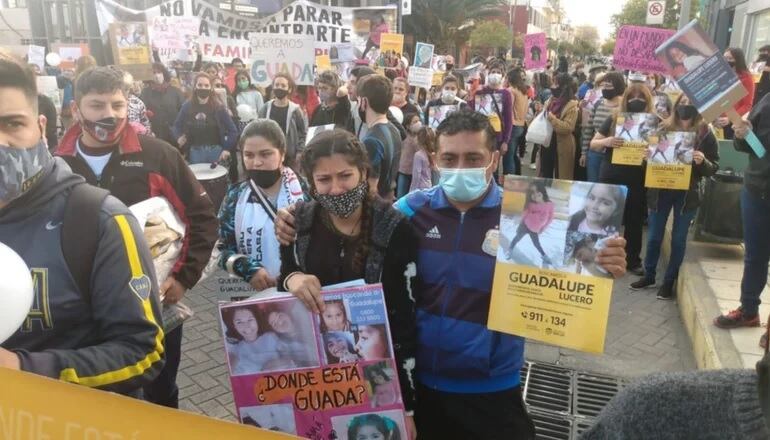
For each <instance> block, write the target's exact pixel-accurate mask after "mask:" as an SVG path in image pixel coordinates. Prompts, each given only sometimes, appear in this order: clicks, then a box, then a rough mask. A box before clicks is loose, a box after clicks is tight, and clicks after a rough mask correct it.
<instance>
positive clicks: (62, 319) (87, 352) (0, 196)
mask: <svg viewBox="0 0 770 440" xmlns="http://www.w3.org/2000/svg"><path fill="white" fill-rule="evenodd" d="M46 122H47V121H46V118H45V116H42V115H41V116H38V109H37V88H36V85H35V79H34V77H33V76H32V72H30V71H29V69H28V67H26V66H24V65H23V64H21V63H20V61H19V60H16V59H15V58H13V57H12V56H11V55H9V54H7V53H2V52H1V51H0V242H2V243H3V244H5V245H7V246H9V247H10V248H11V249H13V250H14V251H15V252H16V253H18V254H19V255H20V256H21V258H22V259H23V260H24V262H25V263H26V264H27V266H29V268H30V270H31V272H32V279H33V285H34V300H33V305H32V308H31V309H30V311H29V313H28V315H27V319H26V321H25V322H24V324H23V325H22V327H21V328H19V329H18V330H17V331H16V333H14V334H13V335H12V336H11V337H10V338H9V339H8V340H6V341H0V343H2V348H0V367H1V368H11V369H15V370H23V371H28V372H31V373H36V374H40V375H43V376H48V377H51V378H55V379H59V380H63V381H65V382H70V383H75V384H80V385H84V386H89V387H94V388H99V389H104V390H108V391H112V392H116V393H121V394H125V395H132V396H139V395H140V394H141V388H142V387H143V386H144V385H147V384H149V383H150V382H151V381H152V380H153V379H154V378H155V377H156V376H157V375H158V373H159V372H160V370H161V368H162V366H163V362H164V359H163V352H164V349H163V345H162V341H163V330H162V323H161V315H160V303H159V301H158V287H157V281H156V279H155V271H154V269H153V265H152V257H151V256H150V251H149V249H148V248H147V244H146V242H145V240H144V236H143V235H142V231H141V229H140V228H139V225H138V224H137V222H136V219H135V218H134V217H133V216H132V215H131V213H130V211H129V210H128V209H127V208H126V207H125V205H123V204H122V203H121V202H120V201H118V200H117V199H115V198H113V197H109V196H107V197H106V199H104V201H103V202H102V204H101V208H99V210H98V211H97V210H96V209H94V211H93V212H89V213H86V212H79V213H80V218H79V220H82V221H83V222H84V223H87V224H88V223H94V224H96V225H98V227H97V228H96V229H97V230H95V231H93V234H98V239H97V240H94V241H96V243H94V247H95V249H94V251H95V252H94V254H93V256H92V258H93V260H92V261H87V262H83V261H80V262H78V263H81V264H80V266H82V267H89V268H90V269H91V273H90V277H88V278H90V289H89V291H87V292H86V291H84V290H83V289H82V288H81V286H83V285H84V284H79V283H78V282H76V279H80V277H79V276H78V275H79V274H77V273H74V272H73V271H71V270H70V268H71V267H73V266H72V264H73V263H76V262H75V261H73V260H71V259H68V258H67V256H71V255H72V254H70V253H65V251H64V249H63V248H64V246H63V241H62V239H63V237H66V236H65V231H69V229H68V228H69V227H71V226H73V225H72V224H71V223H66V224H63V223H64V220H65V211H66V210H67V207H68V203H70V202H71V198H72V197H73V194H74V193H75V192H78V194H81V191H83V190H87V191H93V190H92V189H90V190H89V189H88V188H85V187H86V186H87V185H85V182H84V180H83V179H82V178H81V177H79V176H77V175H75V174H73V173H72V172H71V171H70V170H69V168H68V167H67V166H66V164H64V162H63V161H62V160H61V159H54V158H53V157H52V156H51V154H50V153H49V152H48V149H47V147H46V143H45V140H44V138H43V134H44V133H45V126H46ZM96 207H97V208H98V205H96ZM93 216H98V218H93ZM76 229H77V228H76ZM68 238H70V239H71V238H73V237H68ZM75 239H77V237H75ZM83 241H89V240H83ZM65 254H66V255H65ZM86 254H87V253H86ZM18 275H19V276H29V275H28V274H18ZM84 275H88V273H87V272H84ZM83 278H85V277H83Z"/></svg>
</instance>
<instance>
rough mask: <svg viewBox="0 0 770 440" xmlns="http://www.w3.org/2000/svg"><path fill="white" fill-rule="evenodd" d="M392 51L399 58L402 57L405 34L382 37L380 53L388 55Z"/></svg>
mask: <svg viewBox="0 0 770 440" xmlns="http://www.w3.org/2000/svg"><path fill="white" fill-rule="evenodd" d="M390 51H392V52H393V53H394V54H396V55H397V56H399V57H400V56H401V54H402V53H403V52H404V35H403V34H382V35H381V36H380V53H388V52H390Z"/></svg>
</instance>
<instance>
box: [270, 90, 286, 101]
mask: <svg viewBox="0 0 770 440" xmlns="http://www.w3.org/2000/svg"><path fill="white" fill-rule="evenodd" d="M288 95H289V91H288V90H286V89H273V96H275V97H276V98H277V99H283V98H285V97H287V96H288Z"/></svg>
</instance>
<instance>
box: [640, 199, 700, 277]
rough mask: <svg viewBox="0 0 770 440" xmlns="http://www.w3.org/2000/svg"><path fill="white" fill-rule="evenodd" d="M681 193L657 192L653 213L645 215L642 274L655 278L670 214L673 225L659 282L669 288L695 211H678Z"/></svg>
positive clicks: (680, 203) (682, 255) (681, 255)
mask: <svg viewBox="0 0 770 440" xmlns="http://www.w3.org/2000/svg"><path fill="white" fill-rule="evenodd" d="M686 194H687V193H686V192H685V191H670V190H660V192H659V194H658V206H657V210H656V211H653V210H650V211H649V214H648V216H647V224H648V229H647V254H646V255H645V256H644V275H645V276H646V277H648V278H651V279H655V271H656V268H657V266H658V259H659V258H660V245H661V243H663V234H664V233H665V230H666V222H667V221H668V215H669V214H670V213H671V211H674V225H673V228H672V230H671V258H670V259H669V262H668V267H667V268H666V275H665V276H664V277H663V283H664V284H668V285H673V284H674V281H676V278H677V276H679V268H680V267H681V266H682V261H684V251H685V248H686V246H687V231H688V230H689V229H690V223H691V222H692V219H693V218H695V213H696V212H697V211H696V210H695V209H693V210H690V211H684V212H682V209H683V208H684V202H685V195H686Z"/></svg>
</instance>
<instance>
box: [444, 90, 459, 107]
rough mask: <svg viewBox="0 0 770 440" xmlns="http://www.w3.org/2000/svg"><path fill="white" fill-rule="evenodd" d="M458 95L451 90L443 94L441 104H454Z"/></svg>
mask: <svg viewBox="0 0 770 440" xmlns="http://www.w3.org/2000/svg"><path fill="white" fill-rule="evenodd" d="M456 96H457V94H456V93H455V92H453V91H451V90H444V91H443V92H441V102H443V103H444V104H454V102H455V97H456Z"/></svg>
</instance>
